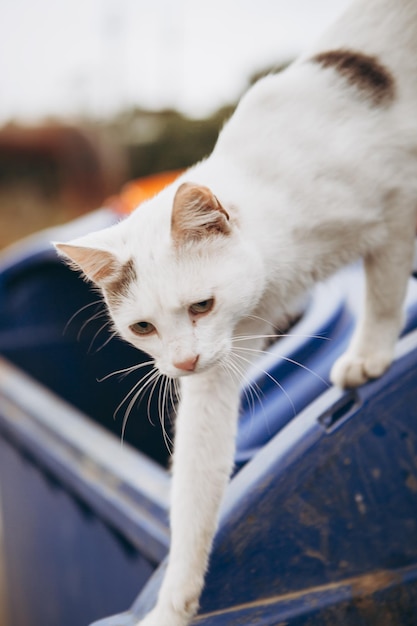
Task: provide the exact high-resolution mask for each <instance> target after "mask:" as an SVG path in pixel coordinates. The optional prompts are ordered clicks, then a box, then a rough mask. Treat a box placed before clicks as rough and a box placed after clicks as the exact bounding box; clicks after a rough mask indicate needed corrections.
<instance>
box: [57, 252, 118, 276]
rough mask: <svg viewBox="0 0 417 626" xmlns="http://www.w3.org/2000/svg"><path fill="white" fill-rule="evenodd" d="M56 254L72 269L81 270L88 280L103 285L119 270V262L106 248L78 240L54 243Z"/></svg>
mask: <svg viewBox="0 0 417 626" xmlns="http://www.w3.org/2000/svg"><path fill="white" fill-rule="evenodd" d="M54 245H55V248H56V249H57V251H58V254H59V255H60V256H62V257H64V259H65V260H66V261H67V263H68V264H69V265H70V267H72V269H75V270H78V271H80V270H81V271H82V272H83V274H84V275H85V277H86V278H87V279H88V280H91V281H92V282H94V283H96V284H97V285H100V286H101V285H103V284H104V283H105V282H107V281H109V280H112V279H113V278H114V277H115V276H116V275H117V274H118V273H119V271H120V262H119V261H118V259H117V258H116V257H115V256H114V255H113V254H112V253H111V252H108V251H107V250H100V249H98V248H94V247H90V246H88V245H81V244H79V243H78V242H70V243H54Z"/></svg>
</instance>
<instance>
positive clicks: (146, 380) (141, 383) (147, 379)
mask: <svg viewBox="0 0 417 626" xmlns="http://www.w3.org/2000/svg"><path fill="white" fill-rule="evenodd" d="M157 373H158V372H157V371H156V370H151V371H150V372H147V373H146V374H145V376H144V377H143V378H140V379H139V380H138V381H137V382H136V383H135V384H134V385H133V387H132V389H131V390H130V391H129V392H128V393H127V394H126V395H125V397H124V398H123V400H122V401H121V402H120V404H119V405H118V406H117V408H116V410H115V412H114V415H113V416H114V419H116V418H117V414H118V412H119V411H120V409H121V408H122V406H123V404H124V403H125V402H127V401H128V400H129V398H130V397H131V396H132V395H133V394H135V395H136V390H137V389H138V388H139V391H138V394H140V393H142V391H143V390H144V389H145V388H146V387H147V386H148V384H150V383H151V382H152V381H153V380H154V377H155V374H157ZM136 397H138V396H137V395H136ZM135 401H136V400H135ZM129 406H130V405H129Z"/></svg>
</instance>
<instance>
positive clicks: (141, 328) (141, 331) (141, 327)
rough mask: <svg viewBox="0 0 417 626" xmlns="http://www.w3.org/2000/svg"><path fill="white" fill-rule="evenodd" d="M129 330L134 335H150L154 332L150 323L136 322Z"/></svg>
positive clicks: (153, 327) (154, 329)
mask: <svg viewBox="0 0 417 626" xmlns="http://www.w3.org/2000/svg"><path fill="white" fill-rule="evenodd" d="M130 330H131V331H132V332H134V333H135V335H152V333H154V332H155V331H156V328H155V326H154V325H153V324H151V323H150V322H136V323H135V324H132V325H131V326H130Z"/></svg>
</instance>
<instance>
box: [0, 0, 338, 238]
mask: <svg viewBox="0 0 417 626" xmlns="http://www.w3.org/2000/svg"><path fill="white" fill-rule="evenodd" d="M347 3H348V2H347V0H291V1H290V0H239V1H238V0H210V1H208V0H152V2H149V0H71V2H66V1H64V0H36V2H33V0H0V249H1V248H4V247H5V246H7V245H8V244H10V243H12V242H14V241H16V240H17V239H19V238H21V237H22V236H24V235H27V234H29V233H31V232H34V231H36V230H39V229H40V228H43V227H46V226H50V225H55V224H59V223H62V222H66V221H68V220H70V219H71V218H73V217H75V216H77V215H80V214H82V213H85V212H87V211H90V210H92V209H95V208H98V207H99V206H101V205H102V204H103V203H105V202H106V199H107V198H108V197H109V196H112V195H113V194H115V193H116V192H117V191H118V190H119V189H120V188H121V186H122V185H123V184H124V183H125V182H126V181H128V180H131V179H133V178H136V177H140V176H145V175H147V174H151V173H157V172H160V171H164V170H169V169H177V168H182V167H186V166H188V165H191V164H192V163H193V162H195V161H196V160H198V159H200V158H201V157H203V156H205V155H207V154H208V153H209V152H210V150H211V149H212V147H213V145H214V142H215V140H216V137H217V134H218V131H219V128H220V127H221V125H222V124H223V123H224V120H225V119H226V118H227V117H229V116H230V114H231V112H232V111H233V109H234V107H235V105H236V102H237V100H238V99H239V97H240V95H241V94H242V93H243V92H244V91H245V90H246V89H247V87H248V85H249V84H250V83H251V82H253V80H254V79H255V78H256V77H258V76H259V75H261V74H262V73H263V72H264V71H265V70H270V69H271V68H273V69H279V68H281V67H283V66H285V65H286V64H287V63H288V62H289V61H291V60H292V59H293V58H294V57H295V56H296V55H297V54H298V53H299V52H301V51H302V50H303V49H305V48H306V47H308V45H309V44H310V43H312V42H313V41H314V39H315V38H316V37H317V36H318V35H319V34H320V32H321V31H322V30H323V29H324V28H325V27H326V26H327V25H328V23H330V22H331V21H332V20H333V19H334V17H335V16H336V15H337V14H339V13H340V12H341V10H342V9H343V8H344V7H345V6H346V5H347Z"/></svg>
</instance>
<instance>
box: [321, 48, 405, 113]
mask: <svg viewBox="0 0 417 626" xmlns="http://www.w3.org/2000/svg"><path fill="white" fill-rule="evenodd" d="M311 61H313V62H314V63H318V64H319V65H321V66H322V67H323V68H325V69H328V68H331V69H334V70H335V71H336V72H337V73H339V74H340V75H341V76H343V78H345V79H346V80H347V81H348V83H349V84H350V85H352V86H353V87H356V89H358V90H359V91H360V92H361V94H362V95H364V96H365V97H366V99H367V100H369V101H370V102H371V103H372V104H373V105H374V106H382V105H387V104H390V103H391V102H392V101H393V99H394V97H395V80H394V77H393V75H392V74H391V72H390V70H389V69H388V68H387V67H386V66H385V65H383V64H382V63H381V62H380V61H379V60H378V58H377V57H375V56H370V55H367V54H364V53H362V52H357V51H355V50H348V49H340V50H328V51H326V52H320V53H318V54H316V55H315V56H313V57H312V58H311Z"/></svg>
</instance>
